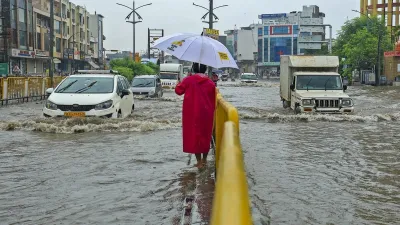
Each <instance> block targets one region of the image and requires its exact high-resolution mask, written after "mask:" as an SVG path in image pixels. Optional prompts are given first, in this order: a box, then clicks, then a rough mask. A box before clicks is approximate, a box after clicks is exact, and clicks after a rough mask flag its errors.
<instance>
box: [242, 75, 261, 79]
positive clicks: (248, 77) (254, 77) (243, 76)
mask: <svg viewBox="0 0 400 225" xmlns="http://www.w3.org/2000/svg"><path fill="white" fill-rule="evenodd" d="M241 78H242V79H243V80H256V79H257V77H256V75H246V74H245V75H242V76H241Z"/></svg>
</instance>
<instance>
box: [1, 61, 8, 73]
mask: <svg viewBox="0 0 400 225" xmlns="http://www.w3.org/2000/svg"><path fill="white" fill-rule="evenodd" d="M1 75H8V63H0V76H1Z"/></svg>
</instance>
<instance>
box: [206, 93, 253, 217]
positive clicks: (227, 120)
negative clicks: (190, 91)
mask: <svg viewBox="0 0 400 225" xmlns="http://www.w3.org/2000/svg"><path fill="white" fill-rule="evenodd" d="M214 129H215V130H214V139H215V142H216V148H215V169H216V184H215V192H214V199H213V208H212V216H211V225H226V224H229V225H250V224H253V221H252V216H251V210H250V196H249V191H248V185H247V178H246V177H247V176H246V171H245V166H244V158H243V152H242V147H241V144H240V135H239V114H238V111H237V109H236V108H235V107H234V106H233V105H231V104H230V103H229V102H227V101H225V100H224V98H223V97H222V95H221V94H220V93H218V94H217V96H216V113H215V126H214Z"/></svg>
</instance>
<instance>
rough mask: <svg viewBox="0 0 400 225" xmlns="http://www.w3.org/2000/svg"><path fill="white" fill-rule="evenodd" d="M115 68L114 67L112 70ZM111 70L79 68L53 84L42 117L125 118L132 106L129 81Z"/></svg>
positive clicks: (48, 90)
mask: <svg viewBox="0 0 400 225" xmlns="http://www.w3.org/2000/svg"><path fill="white" fill-rule="evenodd" d="M114 72H115V71H114ZM114 72H113V71H110V70H105V71H99V70H97V71H96V70H93V71H85V70H78V73H80V74H76V75H71V76H69V77H67V78H66V79H64V80H63V81H62V82H61V83H60V84H59V85H58V86H57V87H56V88H55V90H53V88H49V89H47V90H46V93H47V94H50V96H49V97H48V99H47V102H46V105H45V107H44V108H43V115H44V116H45V117H108V118H125V117H127V116H129V115H130V114H131V113H132V111H133V110H134V108H135V102H134V99H133V94H132V91H131V89H130V86H131V85H130V83H129V81H128V80H127V79H126V78H125V77H123V76H120V75H118V74H113V73H114Z"/></svg>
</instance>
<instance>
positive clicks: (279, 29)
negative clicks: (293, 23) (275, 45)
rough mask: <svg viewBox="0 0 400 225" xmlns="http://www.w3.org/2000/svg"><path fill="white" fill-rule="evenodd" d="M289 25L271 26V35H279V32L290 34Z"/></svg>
mask: <svg viewBox="0 0 400 225" xmlns="http://www.w3.org/2000/svg"><path fill="white" fill-rule="evenodd" d="M291 33H292V32H291V27H290V26H276V27H272V33H271V35H279V34H291Z"/></svg>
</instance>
